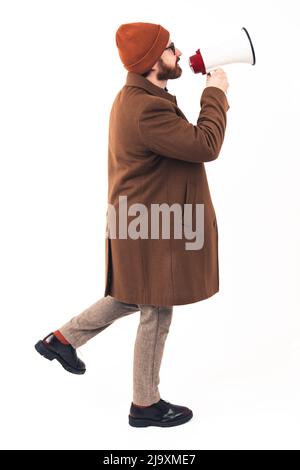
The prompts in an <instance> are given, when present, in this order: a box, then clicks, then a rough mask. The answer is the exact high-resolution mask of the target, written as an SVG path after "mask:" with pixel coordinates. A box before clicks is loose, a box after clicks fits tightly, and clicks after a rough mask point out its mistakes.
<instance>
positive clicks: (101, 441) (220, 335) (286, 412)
mask: <svg viewBox="0 0 300 470" xmlns="http://www.w3.org/2000/svg"><path fill="white" fill-rule="evenodd" d="M134 21H146V22H153V23H160V24H162V25H163V26H164V27H165V28H167V29H168V30H169V31H170V32H171V37H172V40H173V41H174V42H175V45H176V46H177V47H178V48H179V49H180V50H181V51H182V53H183V54H182V56H181V62H180V65H181V67H182V69H183V73H182V76H181V77H180V79H178V80H173V81H172V80H169V82H168V89H169V91H170V93H172V94H175V95H176V97H177V101H178V105H179V107H180V108H181V109H182V111H183V112H184V113H185V115H186V116H187V117H188V119H189V120H190V122H193V123H196V119H197V116H198V113H199V110H200V97H201V93H202V91H203V89H204V86H205V81H206V77H205V76H202V75H201V74H197V75H195V74H193V72H192V71H191V70H190V68H189V65H188V57H189V56H190V55H192V54H194V53H195V51H196V49H198V48H199V47H200V48H201V44H202V43H204V42H206V43H208V42H209V41H211V42H213V41H215V40H216V39H217V40H219V39H220V38H222V37H223V36H224V37H226V35H230V34H231V32H236V31H237V30H239V29H240V28H241V27H243V26H244V27H246V28H247V29H248V31H249V34H250V36H251V39H252V41H253V44H254V48H255V52H256V57H257V64H256V65H255V66H254V67H252V66H251V65H248V64H247V65H246V64H231V65H226V66H224V67H223V69H224V70H225V71H226V73H227V76H228V80H229V84H230V87H229V89H228V93H227V97H228V101H229V104H230V109H229V111H228V113H227V129H226V135H225V140H224V144H223V147H222V150H221V153H220V155H219V157H218V159H217V160H215V161H213V162H210V163H207V164H206V170H207V175H208V181H209V186H210V191H211V195H212V200H213V204H214V207H215V211H216V214H217V219H218V228H219V263H220V292H219V293H218V294H216V295H215V296H213V297H212V298H210V299H208V300H206V301H203V302H197V303H194V304H190V305H184V306H175V307H174V316H173V322H172V325H171V328H170V333H169V336H168V339H167V343H166V348H165V354H164V358H163V363H162V367H161V374H160V377H161V383H160V392H161V396H162V398H164V399H166V400H168V401H171V402H173V403H178V404H182V405H186V406H189V407H191V408H192V409H193V411H194V418H193V419H192V420H191V421H190V422H189V423H187V424H186V425H183V426H178V427H175V428H167V429H163V428H162V429H159V428H145V429H134V428H130V426H129V425H128V421H127V416H128V412H129V406H130V402H131V399H132V359H133V346H134V340H135V334H136V329H137V326H138V322H139V314H138V313H136V314H133V315H132V316H130V317H127V318H124V319H120V320H119V321H117V322H116V323H114V324H113V325H111V326H110V327H109V328H107V329H106V330H105V331H103V332H102V333H101V334H100V335H98V336H97V337H96V338H94V339H93V340H91V341H90V342H89V343H87V344H86V345H84V346H83V347H82V348H80V352H79V355H80V354H81V356H80V357H82V358H83V360H84V361H85V362H86V364H87V373H86V374H85V375H84V376H73V375H72V374H68V373H67V372H66V371H64V370H63V369H62V368H61V367H60V366H59V365H58V364H57V363H53V362H52V363H50V362H49V361H45V360H43V359H42V358H41V357H40V356H39V355H38V354H37V353H36V352H35V350H34V344H35V342H36V341H37V340H38V339H41V338H42V337H43V336H45V335H46V334H47V333H48V332H49V331H52V330H53V329H56V328H58V327H59V326H61V325H62V324H63V323H65V322H66V321H67V320H68V319H69V318H70V317H71V316H73V315H75V314H78V313H80V312H81V311H82V310H83V309H85V308H86V307H88V306H89V305H91V304H92V303H94V302H95V301H96V300H98V299H99V298H101V297H102V296H103V294H104V274H105V273H104V241H105V238H104V237H105V215H106V206H107V144H108V118H109V112H110V108H111V105H112V102H113V100H114V98H115V96H116V94H117V92H118V91H119V89H120V88H121V87H122V86H123V85H124V83H125V79H126V70H125V69H124V67H123V65H122V64H121V62H120V59H119V56H118V51H117V48H116V45H115V31H116V29H117V28H118V26H119V25H120V24H122V23H127V22H134ZM299 31H300V19H299V15H298V2H296V1H291V0H287V1H274V0H272V1H271V0H267V1H263V2H261V1H260V2H258V1H255V0H254V1H253V0H252V1H248V0H247V1H243V2H240V1H233V0H228V1H226V2H223V1H221V0H215V1H214V2H204V1H203V2H202V1H198V0H197V1H194V0H188V1H185V2H180V1H176V0H175V1H172V2H161V1H156V0H154V1H152V2H150V3H149V2H148V3H143V2H140V1H130V2H121V1H114V0H112V1H110V2H102V1H100V0H98V1H96V0H94V1H91V0H85V1H83V0H81V1H76V0H59V1H58V0H51V1H50V0H49V1H46V0H35V1H33V0H27V1H21V0H20V1H16V0H9V1H8V0H7V1H3V0H1V1H0V44H1V46H0V67H1V74H0V94H1V96H0V124H1V139H0V153H1V171H0V178H1V181H0V191H1V232H0V233H1V245H0V246H1V333H2V334H1V341H0V347H1V362H2V367H1V372H2V385H1V391H0V393H1V402H0V403H1V408H2V410H1V431H0V432H1V438H0V443H1V448H3V449H76V448H80V449H293V448H294V449H299V448H300V438H299V418H300V406H299V392H300V378H299V361H300V319H299V311H300V309H299V307H300V303H299V264H300V256H299V229H300V224H299V209H300V197H299V196H300V190H299V186H300V185H299V158H300V155H299V104H300V103H299V98H300V88H299V72H300V69H299V61H298V56H299V54H298V49H299V47H298V45H299V43H300V33H299Z"/></svg>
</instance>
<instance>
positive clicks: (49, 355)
mask: <svg viewBox="0 0 300 470" xmlns="http://www.w3.org/2000/svg"><path fill="white" fill-rule="evenodd" d="M34 347H35V349H36V350H37V352H38V353H39V354H40V355H41V356H43V357H45V358H46V359H48V360H49V361H53V359H56V360H57V361H58V362H59V363H60V364H61V365H62V366H63V368H64V369H66V370H67V371H68V372H71V374H77V375H82V374H84V373H85V370H86V369H82V370H80V369H74V368H73V367H71V366H70V365H69V364H68V363H67V362H66V361H65V360H64V359H63V358H62V357H61V356H60V355H59V354H57V353H55V352H54V351H51V350H50V349H49V348H47V347H46V346H45V345H44V343H43V341H38V342H37V343H36V344H35V346H34Z"/></svg>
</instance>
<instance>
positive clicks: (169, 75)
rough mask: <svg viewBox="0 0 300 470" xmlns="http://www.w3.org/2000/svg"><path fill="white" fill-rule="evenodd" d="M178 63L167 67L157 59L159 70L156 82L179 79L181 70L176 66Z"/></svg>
mask: <svg viewBox="0 0 300 470" xmlns="http://www.w3.org/2000/svg"><path fill="white" fill-rule="evenodd" d="M178 61H179V60H177V62H176V64H175V65H174V66H172V65H167V64H165V63H164V61H163V60H162V59H161V58H159V60H158V63H159V70H158V72H157V76H156V78H157V80H172V79H175V78H179V77H180V76H181V74H182V68H181V67H180V66H179V65H178Z"/></svg>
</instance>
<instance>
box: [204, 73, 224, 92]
mask: <svg viewBox="0 0 300 470" xmlns="http://www.w3.org/2000/svg"><path fill="white" fill-rule="evenodd" d="M208 86H215V87H217V88H220V89H221V90H223V91H224V93H226V92H227V89H228V87H229V83H228V80H227V75H226V73H225V72H224V70H223V69H221V68H218V69H216V70H213V71H212V72H209V73H208V74H207V75H206V87H208ZM206 87H205V88H206Z"/></svg>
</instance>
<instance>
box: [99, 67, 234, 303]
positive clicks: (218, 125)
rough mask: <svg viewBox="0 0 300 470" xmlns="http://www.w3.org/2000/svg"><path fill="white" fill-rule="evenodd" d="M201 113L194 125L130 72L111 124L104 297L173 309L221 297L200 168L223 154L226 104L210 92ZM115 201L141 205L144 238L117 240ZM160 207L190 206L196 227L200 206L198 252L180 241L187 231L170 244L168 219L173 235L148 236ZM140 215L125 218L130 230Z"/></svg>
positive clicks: (213, 223) (214, 233)
mask: <svg viewBox="0 0 300 470" xmlns="http://www.w3.org/2000/svg"><path fill="white" fill-rule="evenodd" d="M200 107H201V109H200V114H199V117H198V120H197V125H193V124H191V123H189V122H188V120H187V118H186V117H185V115H184V114H183V112H182V111H181V110H180V109H179V107H178V106H177V100H176V96H174V95H172V94H170V93H169V92H168V91H167V89H163V88H161V87H158V86H156V85H154V84H153V83H152V82H150V81H149V80H148V79H146V78H144V77H143V76H142V75H140V74H136V73H134V72H128V73H127V79H126V84H125V85H124V86H123V88H122V89H121V90H120V91H119V93H118V94H117V96H116V98H115V100H114V102H113V105H112V108H111V113H110V121H109V142H108V144H109V148H108V203H109V204H110V205H113V207H114V208H115V209H116V217H117V219H116V220H117V232H116V235H115V238H113V237H112V235H111V233H110V227H111V223H110V222H109V220H111V219H110V216H108V210H107V213H106V216H107V219H106V237H105V269H106V271H105V293H104V296H107V295H111V296H113V297H115V298H116V299H118V300H120V301H122V302H128V303H134V304H138V303H139V304H151V305H158V306H159V305H161V306H171V305H181V304H188V303H192V302H197V301H200V300H203V299H206V298H208V297H210V296H212V295H213V294H215V293H216V292H218V291H219V266H218V226H217V220H216V214H215V211H214V207H213V204H212V201H211V196H210V191H209V186H208V182H207V177H206V171H205V166H204V163H205V162H210V161H212V160H215V159H216V158H217V157H218V155H219V153H220V150H221V147H222V144H223V140H224V135H225V129H226V112H227V111H228V109H229V108H230V106H229V104H228V101H227V97H226V94H225V93H224V92H223V91H222V90H221V89H220V88H217V87H214V86H209V87H206V88H204V90H203V92H202V96H201V99H200ZM119 196H126V197H127V201H126V204H127V210H129V207H130V206H131V205H132V204H134V203H139V204H144V205H145V206H146V208H147V209H148V215H147V219H148V224H149V225H148V238H136V239H133V238H130V237H129V236H128V235H127V238H123V239H122V238H120V237H119V236H118V233H119V232H118V221H119V217H120V213H119V202H120V200H119ZM163 203H167V204H168V205H169V206H171V205H172V204H173V203H179V204H180V205H181V208H182V210H183V211H184V210H185V207H187V206H184V204H192V206H191V207H192V221H193V229H195V227H196V226H195V207H196V206H195V204H196V203H198V204H204V244H203V246H202V248H201V249H197V250H187V249H186V247H185V243H186V242H193V240H191V239H190V238H189V239H187V238H185V236H184V233H183V237H182V238H181V239H180V238H175V236H174V219H173V217H172V216H171V217H170V236H169V237H168V238H162V236H161V230H160V235H159V238H158V239H154V238H151V232H150V228H151V220H150V215H149V214H150V211H151V209H150V207H151V204H163ZM121 206H122V204H121ZM121 206H120V207H121ZM123 209H124V206H123ZM139 215H140V212H135V213H134V215H127V220H128V224H129V223H130V222H131V221H132V220H134V219H136V218H137V217H138V216H139ZM160 220H161V219H160ZM184 223H185V222H182V224H183V225H182V228H184ZM160 225H161V222H160ZM137 231H138V228H137ZM194 241H195V239H194Z"/></svg>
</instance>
